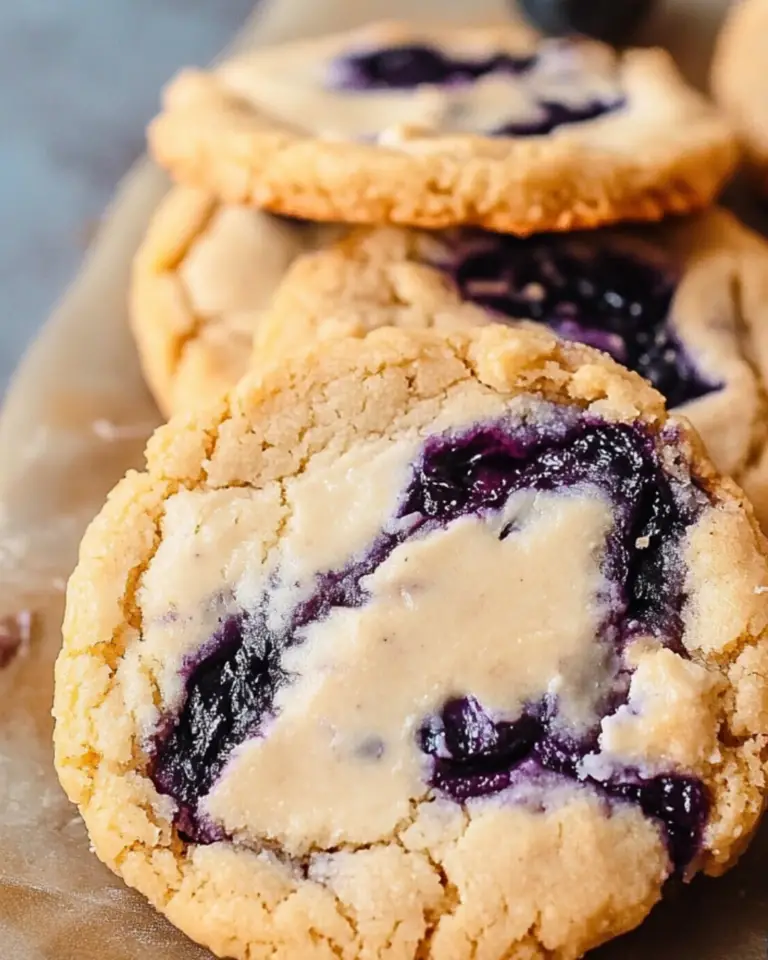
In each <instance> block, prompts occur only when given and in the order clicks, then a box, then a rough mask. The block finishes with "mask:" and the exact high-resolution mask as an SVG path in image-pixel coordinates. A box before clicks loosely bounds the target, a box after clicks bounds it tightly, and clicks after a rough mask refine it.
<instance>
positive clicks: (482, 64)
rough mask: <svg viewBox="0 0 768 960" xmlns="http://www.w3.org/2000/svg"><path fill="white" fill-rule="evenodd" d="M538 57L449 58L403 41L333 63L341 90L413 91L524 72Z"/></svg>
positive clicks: (424, 45)
mask: <svg viewBox="0 0 768 960" xmlns="http://www.w3.org/2000/svg"><path fill="white" fill-rule="evenodd" d="M535 63H536V57H535V56H518V57H515V56H512V55H511V54H509V53H497V54H493V55H491V56H488V57H485V58H483V59H479V60H469V59H460V58H457V57H449V56H448V55H447V54H445V53H443V52H442V51H441V50H439V49H438V48H437V47H432V46H429V45H428V44H402V45H400V46H396V47H384V48H383V49H379V50H370V51H366V52H365V53H355V54H351V55H348V56H346V57H341V58H339V59H338V60H336V61H335V62H334V65H333V71H332V73H333V86H334V87H336V88H337V89H340V90H411V89H413V88H414V87H418V86H420V85H421V84H427V83H431V84H453V83H462V82H465V83H469V82H472V81H473V80H479V79H480V77H484V76H487V75H488V74H489V73H499V72H502V71H503V72H506V73H511V74H521V73H525V72H526V71H528V70H530V69H532V68H533V66H534V65H535Z"/></svg>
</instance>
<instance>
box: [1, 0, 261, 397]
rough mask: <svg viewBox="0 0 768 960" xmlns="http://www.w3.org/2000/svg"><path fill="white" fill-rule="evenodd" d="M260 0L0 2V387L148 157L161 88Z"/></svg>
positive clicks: (222, 39)
mask: <svg viewBox="0 0 768 960" xmlns="http://www.w3.org/2000/svg"><path fill="white" fill-rule="evenodd" d="M253 5H254V3H253V0H106V2H105V0H15V2H11V0H6V2H4V3H2V4H0V124H1V128H2V136H0V172H1V173H2V176H0V215H1V216H2V226H3V229H2V233H0V307H1V309H2V316H1V317H0V394H2V393H3V392H4V391H5V388H6V386H7V383H8V379H9V377H10V375H11V373H12V371H13V369H14V367H15V366H16V363H17V362H18V360H19V357H20V356H21V354H22V353H23V351H24V348H25V347H26V345H27V344H28V343H29V342H30V340H31V339H32V338H33V337H34V335H35V333H36V332H37V331H38V329H39V328H40V326H41V325H42V323H43V322H44V321H45V318H46V316H47V314H48V312H49V311H50V309H51V307H52V306H53V305H54V303H55V302H56V300H57V298H58V297H59V295H60V294H61V293H62V291H63V290H64V288H65V287H66V285H67V283H68V281H69V280H70V278H71V277H72V276H73V275H74V273H75V271H76V269H77V266H78V264H79V262H80V260H81V259H82V257H83V254H84V252H85V249H86V247H87V244H88V240H89V238H90V237H91V236H92V234H93V231H94V229H95V227H96V225H97V224H98V220H99V217H100V215H101V214H102V212H103V210H104V208H105V206H106V205H107V203H108V202H109V199H110V197H111V195H112V193H113V191H114V189H115V186H116V184H117V183H118V181H119V180H120V178H121V177H122V175H123V174H124V173H125V172H126V171H127V169H128V168H129V166H130V165H131V163H132V162H133V161H134V160H135V159H136V157H137V156H139V154H140V153H141V152H142V150H143V142H144V126H145V124H146V122H147V120H149V119H150V117H151V116H152V115H153V113H154V111H155V109H156V105H157V99H158V92H159V90H160V88H161V86H162V85H163V83H164V82H165V81H166V80H167V79H169V77H170V76H171V75H172V74H173V73H174V71H175V70H176V69H177V68H178V67H180V66H182V65H184V64H187V63H196V64H204V63H206V62H207V61H208V60H209V59H210V58H211V57H213V56H214V55H215V54H216V53H217V52H218V51H219V50H220V49H221V47H222V46H224V44H226V42H227V41H228V40H229V38H230V37H231V36H232V34H233V33H234V31H235V30H236V29H237V27H238V26H239V24H240V23H242V21H243V20H244V19H245V17H246V16H247V14H248V13H249V12H250V10H251V9H252V7H253ZM104 322H105V323H108V322H109V317H105V318H104Z"/></svg>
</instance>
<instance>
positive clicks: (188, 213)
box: [130, 187, 318, 416]
mask: <svg viewBox="0 0 768 960" xmlns="http://www.w3.org/2000/svg"><path fill="white" fill-rule="evenodd" d="M316 242H318V231H317V230H316V229H315V228H314V227H313V226H312V225H305V224H300V223H296V222H289V221H286V220H283V219H280V218H278V217H273V216H270V215H269V214H263V213H258V212H257V211H254V210H251V209H246V208H240V207H236V206H222V205H221V204H219V203H218V201H217V200H216V199H215V198H214V197H212V196H211V195H210V194H207V193H205V192H203V191H200V190H195V189H192V188H187V187H176V188H174V189H172V190H171V192H170V194H169V195H168V197H167V198H166V199H165V200H164V201H163V202H162V204H161V205H160V207H159V209H158V211H157V213H156V215H155V217H154V219H153V221H152V223H151V225H150V227H149V230H148V232H147V236H146V238H145V240H144V243H143V244H142V246H141V248H140V250H139V252H138V253H137V255H136V259H135V262H134V267H133V279H132V287H131V310H130V318H131V327H132V330H133V334H134V337H135V340H136V345H137V347H138V350H139V354H140V357H141V363H142V367H143V370H144V374H145V376H146V378H147V383H148V384H149V387H150V389H151V390H152V393H153V394H154V397H155V399H156V400H157V403H158V406H159V407H160V409H161V411H162V412H163V413H164V414H165V415H166V416H170V415H171V414H173V413H174V412H176V411H177V410H186V409H189V408H191V407H194V406H198V405H199V404H201V403H205V402H206V401H208V400H210V399H212V398H215V397H217V396H218V395H219V394H220V393H222V392H223V391H224V390H226V389H227V388H228V387H230V386H231V385H232V384H233V383H235V382H236V381H237V380H238V379H239V378H240V376H242V374H243V373H244V372H245V371H246V369H247V368H248V360H249V356H250V353H251V344H252V339H253V332H254V330H255V328H256V326H257V324H258V322H259V318H260V317H261V313H262V311H263V310H264V308H265V307H266V306H267V304H268V303H269V298H270V296H271V294H272V292H273V290H274V289H275V287H276V286H277V284H278V283H279V282H280V280H281V279H282V277H283V274H284V273H285V271H286V269H287V268H288V266H289V265H290V263H291V262H292V261H293V260H294V259H295V257H296V256H298V255H299V253H301V252H302V251H304V250H306V249H308V248H310V247H311V246H312V245H313V243H316Z"/></svg>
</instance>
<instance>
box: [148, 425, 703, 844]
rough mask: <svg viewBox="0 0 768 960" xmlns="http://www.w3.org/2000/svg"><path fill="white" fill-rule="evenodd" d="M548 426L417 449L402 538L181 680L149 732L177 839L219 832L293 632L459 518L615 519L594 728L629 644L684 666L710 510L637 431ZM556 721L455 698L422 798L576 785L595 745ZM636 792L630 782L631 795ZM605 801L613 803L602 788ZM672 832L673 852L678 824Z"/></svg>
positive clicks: (230, 642) (227, 644)
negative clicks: (519, 508) (233, 764)
mask: <svg viewBox="0 0 768 960" xmlns="http://www.w3.org/2000/svg"><path fill="white" fill-rule="evenodd" d="M551 413H552V419H550V420H547V419H546V418H545V419H544V420H543V421H540V420H539V419H536V420H531V421H530V422H529V421H528V420H527V419H526V417H525V416H523V417H522V418H521V419H519V420H515V421H509V422H507V421H501V422H496V423H492V424H482V425H478V426H476V427H474V428H472V429H469V430H466V431H464V432H461V433H458V434H456V433H453V434H445V435H440V436H433V437H430V438H429V439H427V440H426V441H425V443H424V445H423V448H422V453H421V455H420V457H419V459H418V460H417V462H416V463H415V464H414V465H413V469H412V477H411V480H410V482H409V484H408V486H407V488H406V489H405V490H404V492H403V496H402V500H401V506H400V508H399V510H398V513H397V515H396V517H394V518H393V519H394V520H403V519H405V518H408V522H407V523H402V522H401V523H396V524H393V526H392V528H391V529H392V530H394V531H396V532H387V531H386V529H385V531H384V532H382V533H381V534H380V535H379V536H378V537H377V538H376V539H375V540H374V542H373V543H372V544H371V545H370V547H369V548H368V550H367V552H366V553H365V554H364V555H362V556H360V557H358V558H355V559H353V560H351V561H350V563H349V564H348V565H347V566H345V567H343V568H342V569H339V570H331V571H326V572H325V573H321V574H318V576H317V577H316V580H315V589H314V591H313V593H312V594H311V595H310V596H309V597H308V598H306V599H304V600H303V601H302V602H301V603H300V604H298V605H297V606H296V607H295V609H294V610H293V612H292V614H291V615H289V616H288V617H287V619H286V621H284V624H283V626H282V627H281V628H280V629H276V628H275V627H274V626H271V625H270V623H271V621H270V618H269V616H268V604H269V597H268V596H267V595H265V597H264V599H263V602H262V603H261V605H260V606H258V608H257V609H255V610H251V611H244V612H242V613H240V614H237V615H232V616H229V617H227V618H226V619H225V620H224V621H223V623H222V624H221V627H220V629H219V631H218V632H217V633H216V635H215V636H214V637H212V638H211V639H210V640H209V641H208V642H206V643H205V644H204V645H203V646H202V648H201V650H200V653H199V654H198V655H197V657H196V658H195V659H193V660H191V661H190V662H189V663H187V664H186V665H185V668H184V678H185V681H186V682H185V697H184V701H183V703H182V704H181V705H180V708H179V710H178V712H177V713H176V714H175V715H173V716H169V717H167V718H166V719H165V721H164V722H163V724H161V726H160V728H159V730H158V732H157V735H156V738H155V742H154V744H153V747H152V750H151V759H150V764H149V774H150V776H151V777H152V780H153V782H154V783H155V785H156V787H157V789H158V790H159V791H160V792H161V793H164V794H167V795H169V796H171V797H172V798H173V799H174V800H175V801H176V803H177V805H178V814H177V826H178V828H179V830H180V832H181V833H182V835H183V836H184V837H185V838H186V839H188V840H191V841H195V842H198V843H208V842H211V841H212V840H213V839H220V835H219V833H218V832H217V828H216V827H215V825H212V824H211V823H210V822H209V821H206V819H205V818H204V817H201V816H200V813H199V804H200V801H201V800H202V799H203V798H204V797H205V796H206V795H207V794H208V793H209V791H210V790H211V788H212V787H213V785H214V784H215V782H216V781H217V779H218V777H219V776H220V775H221V772H222V770H223V769H224V766H225V765H226V763H227V761H228V760H229V759H230V757H231V756H232V753H233V751H234V750H235V749H236V748H237V747H238V746H239V745H240V744H242V743H244V742H245V741H246V740H248V739H250V738H253V737H258V736H262V735H265V728H266V726H267V725H268V723H269V722H270V720H271V719H272V718H273V717H274V712H275V698H276V695H277V692H278V691H279V690H280V689H282V688H283V687H285V686H286V685H288V684H290V683H291V676H290V675H289V674H288V673H287V672H286V671H285V670H284V669H283V667H282V654H283V652H284V651H286V650H288V649H289V648H291V647H294V646H296V645H297V644H300V643H302V642H303V637H304V633H303V630H304V628H306V627H307V626H309V625H310V624H312V623H314V622H317V621H319V620H322V619H324V618H325V617H327V616H328V615H329V614H330V613H331V612H332V611H333V610H334V609H340V608H352V607H358V606H361V605H363V604H364V603H365V601H366V593H365V589H364V587H363V586H362V581H363V578H364V577H366V576H367V575H369V574H370V573H372V572H373V571H374V570H376V568H377V567H378V566H380V565H381V563H383V562H384V561H385V560H386V559H387V558H388V557H389V556H390V555H391V554H392V552H393V551H394V550H395V549H396V548H397V547H398V546H400V545H401V544H403V543H405V542H406V541H408V540H409V539H411V538H413V537H415V536H419V535H423V534H425V533H427V532H429V531H430V530H433V529H439V528H441V527H444V526H445V525H447V524H449V523H451V522H452V521H454V520H456V519H458V518H460V517H463V516H490V515H493V514H495V513H497V512H498V511H499V510H500V509H501V508H502V507H503V506H504V504H505V502H506V500H507V499H508V498H509V496H510V495H511V494H513V493H514V492H516V491H521V490H532V491H557V490H567V489H570V488H574V487H584V486H588V487H592V488H597V489H599V490H600V491H602V492H603V493H604V494H605V495H606V496H608V497H609V498H610V499H611V501H612V503H613V504H614V527H613V529H612V531H611V533H610V534H609V537H608V540H607V542H606V545H605V551H604V556H603V570H604V575H605V577H606V579H607V581H608V582H609V583H610V584H611V585H612V586H611V597H612V599H611V601H610V610H609V613H608V614H607V616H606V620H605V623H604V624H603V627H602V630H601V635H600V636H599V637H596V642H599V643H601V644H603V645H604V647H605V648H606V651H608V652H610V655H611V658H612V660H611V662H613V663H614V665H615V669H616V671H617V672H616V676H615V682H614V688H613V693H612V695H611V696H610V697H609V699H608V700H607V701H606V703H605V704H604V715H607V714H609V713H611V712H613V711H614V710H615V709H617V708H618V706H620V704H621V703H622V702H624V700H625V698H626V689H627V677H626V672H625V671H624V670H623V668H622V666H621V651H622V650H623V647H624V645H625V644H626V643H627V642H628V641H630V640H631V639H632V637H633V636H634V635H635V634H636V633H638V632H642V633H643V634H646V635H647V634H650V635H652V636H655V637H656V638H657V639H658V641H659V642H660V643H663V644H665V645H667V646H670V647H672V648H674V649H680V650H681V652H684V651H683V650H682V646H681V635H682V625H681V611H682V608H683V606H684V603H685V594H684V590H683V583H684V573H683V570H682V568H681V561H680V544H681V542H682V540H683V537H684V535H685V532H686V529H687V527H688V526H689V525H690V524H691V523H693V522H694V521H695V519H696V517H697V516H698V513H699V511H700V509H701V508H702V506H703V504H704V503H705V502H706V498H705V496H704V494H703V493H702V492H701V491H699V490H698V489H697V488H696V486H695V483H694V482H693V481H691V482H690V483H688V482H684V481H681V480H680V479H676V478H673V477H670V476H668V475H667V474H666V473H665V472H664V469H663V468H662V466H661V463H660V460H659V457H658V454H657V451H656V446H655V443H656V441H655V440H654V438H653V437H652V436H651V435H650V434H649V433H648V432H647V431H646V429H645V428H644V427H643V426H641V425H639V424H636V425H627V424H615V423H614V424H609V423H603V422H601V421H599V420H596V419H594V418H589V417H587V416H586V415H584V414H583V413H581V412H580V411H578V410H576V409H575V408H554V407H553V408H551ZM682 475H683V473H681V476H682ZM501 535H502V536H504V533H502V534H501ZM508 535H513V533H510V534H508ZM638 540H641V541H642V542H644V543H645V544H646V546H645V548H644V549H642V550H639V549H638V548H637V547H636V544H637V542H638ZM512 612H513V611H511V613H512ZM556 717H557V705H556V704H552V703H542V704H539V705H538V706H535V707H532V708H531V710H530V711H528V712H526V713H525V714H524V716H522V717H519V718H517V719H513V720H511V721H504V722H497V721H492V720H491V719H490V718H489V717H488V716H486V714H485V713H484V711H483V709H482V705H481V704H479V703H478V702H477V701H476V700H474V699H473V698H471V697H464V696H459V697H457V698H456V699H455V700H453V701H450V702H449V703H448V704H447V705H446V706H445V709H444V711H443V713H442V715H441V716H440V717H438V718H431V719H430V718H427V719H425V721H424V723H423V724H422V727H421V729H420V731H419V734H418V737H417V740H418V745H419V747H420V748H421V749H422V751H423V752H424V753H425V754H426V755H427V756H429V757H432V758H433V759H434V763H435V771H434V776H433V778H432V785H433V786H434V787H435V788H436V789H440V790H443V791H444V792H446V793H447V794H448V795H449V796H452V797H454V799H457V800H463V799H468V798H470V797H472V796H478V795H486V794H488V793H494V792H498V791H500V790H502V789H505V787H506V786H508V785H509V782H510V778H511V776H512V773H513V771H514V770H515V768H517V767H519V765H520V764H522V763H524V762H525V763H527V762H529V761H534V762H535V763H536V764H537V765H538V767H539V768H540V769H542V770H546V771H548V772H550V773H553V774H556V775H558V776H561V777H567V778H569V779H574V778H575V777H576V775H577V766H578V763H579V762H580V760H581V759H582V758H583V756H584V755H585V754H586V753H587V752H589V751H591V750H592V749H594V744H595V736H596V732H595V731H591V732H590V733H588V734H585V735H583V736H582V737H581V739H580V740H578V741H574V742H573V743H570V742H568V741H567V740H565V739H563V736H562V734H560V735H558V736H557V737H555V736H553V735H552V734H551V728H552V725H553V723H554V722H555V720H556ZM623 782H624V781H623V780H622V783H623ZM632 782H633V783H634V781H632ZM646 786H647V784H644V783H643V782H640V784H639V788H638V789H640V788H642V789H646ZM602 789H603V790H605V791H607V792H608V793H610V789H609V787H607V786H605V785H603V786H602ZM671 789H672V788H670V790H671ZM622 790H623V792H620V794H619V793H617V798H618V799H622V800H625V801H626V802H633V803H637V804H639V805H640V806H641V808H642V809H643V810H644V811H645V810H646V807H647V808H648V809H649V810H650V809H651V808H652V807H653V804H656V805H657V806H658V804H659V803H661V802H662V801H663V800H664V797H665V796H666V794H664V792H663V791H661V793H660V794H659V797H660V798H661V799H659V797H657V796H656V793H653V791H651V793H652V794H653V795H652V796H651V794H649V795H648V797H646V795H645V794H644V793H637V794H636V795H635V794H633V793H632V791H631V790H630V789H629V787H626V788H625V787H622ZM648 790H651V788H650V787H648ZM657 793H658V791H657ZM667 800H669V804H668V805H670V804H672V800H670V799H669V798H667ZM657 801H658V802H657ZM643 804H645V806H643ZM654 809H655V807H654ZM648 815H649V816H654V817H656V816H658V818H659V819H663V818H662V817H661V816H660V815H658V814H656V813H653V814H651V813H649V814H648ZM670 817H671V815H670ZM673 821H674V822H673ZM664 822H665V824H666V823H667V821H664ZM670 823H671V824H672V825H671V826H668V827H667V829H668V832H669V835H670V837H671V836H672V835H673V833H674V831H675V830H677V829H678V827H677V826H675V825H676V824H677V823H678V820H676V819H674V818H672V819H670ZM678 833H679V835H680V839H679V845H680V846H681V849H682V848H683V847H685V844H686V843H688V845H689V846H695V842H694V840H691V839H690V837H689V833H690V831H689V833H688V834H686V833H685V830H684V829H683V826H680V827H679V830H678ZM674 835H675V837H677V834H674ZM686 837H688V840H686ZM675 842H676V843H677V842H678V841H677V840H676V841H675ZM686 849H687V848H686ZM681 856H682V854H681Z"/></svg>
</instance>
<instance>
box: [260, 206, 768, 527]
mask: <svg viewBox="0 0 768 960" xmlns="http://www.w3.org/2000/svg"><path fill="white" fill-rule="evenodd" d="M526 318H534V320H535V321H538V322H539V323H544V324H546V325H547V326H549V327H550V328H552V329H554V331H555V332H557V333H558V334H560V335H561V336H565V337H569V338H571V339H575V340H580V341H583V342H586V343H589V344H591V345H592V346H595V347H598V348H599V349H601V350H605V351H606V352H607V353H610V354H612V355H613V357H614V358H615V359H616V360H619V361H620V362H622V363H624V364H626V365H628V366H629V367H631V368H632V369H634V370H636V371H637V372H638V373H640V374H642V375H643V376H644V377H647V378H648V379H650V381H651V383H652V384H653V385H654V386H655V387H656V388H657V389H659V390H660V391H661V392H662V393H663V394H664V395H665V396H666V399H667V403H668V404H669V406H670V407H673V408H675V409H676V410H677V411H679V412H681V413H683V414H684V415H685V416H687V417H688V418H689V419H690V420H691V421H692V423H693V424H694V426H695V427H696V429H697V430H698V431H699V433H700V434H701V435H702V438H703V439H704V441H705V444H706V446H707V448H708V450H709V453H710V455H711V456H712V458H713V459H714V461H715V463H716V464H717V466H718V468H719V469H720V470H722V471H723V472H724V473H728V474H731V475H733V476H735V477H736V479H737V480H738V482H739V483H741V484H742V485H743V486H744V488H745V489H746V490H747V492H748V494H749V496H750V498H751V499H752V500H753V502H754V504H755V507H756V509H757V511H758V514H759V516H760V519H761V521H762V522H764V523H765V524H766V525H768V452H767V451H766V439H767V437H766V431H767V425H768V405H766V399H765V390H764V375H765V374H766V372H768V246H766V244H765V242H764V241H763V240H762V238H760V237H758V236H757V235H756V234H754V233H752V232H751V231H749V230H747V229H746V228H745V227H743V226H742V225H741V224H740V223H739V222H738V221H737V220H736V219H735V218H734V217H732V216H731V215H730V214H729V213H726V212H725V211H724V210H711V211H708V212H706V213H704V214H701V215H699V216H698V217H696V218H691V219H687V220H674V221H669V222H667V223H665V224H663V225H661V226H654V227H651V228H648V227H646V228H634V229H632V228H613V229H610V230H602V231H592V232H589V233H584V234H575V235H569V236H567V237H563V236H560V235H548V236H537V237H530V238H526V239H520V238H517V237H512V236H501V235H498V234H490V233H481V232H479V231H466V230H465V231H445V232H442V233H428V232H424V231H416V230H407V229H402V228H396V227H389V228H379V229H376V230H363V229H361V230H358V231H355V232H354V233H353V234H351V235H350V236H349V237H348V238H346V239H344V240H342V241H341V242H340V243H338V244H337V245H335V246H333V247H330V248H328V249H326V250H324V251H320V252H319V253H316V254H311V255H309V256H306V257H303V258H301V259H299V260H297V262H296V263H295V264H294V265H293V267H292V268H291V270H289V271H288V273H287V275H286V277H285V280H284V282H283V283H282V284H281V286H280V288H279V289H278V291H277V292H276V294H275V297H274V299H273V301H272V305H271V307H270V310H269V311H268V315H267V316H266V317H265V318H264V321H263V323H262V324H261V326H260V328H259V331H258V334H257V335H256V338H255V340H254V364H255V365H256V366H265V365H267V364H269V363H274V362H277V361H279V360H280V359H281V358H282V357H284V356H285V355H286V354H287V353H289V352H291V351H294V350H296V349H299V348H301V347H302V345H304V344H306V343H308V342H311V341H313V340H317V339H320V340H328V339H330V338H333V337H337V336H355V337H360V336H364V335H366V334H367V333H368V332H369V331H370V330H371V329H374V328H376V327H379V326H386V325H393V326H398V327H406V328H419V327H437V328H439V329H443V330H445V329H454V328H455V327H456V326H457V325H460V326H461V325H466V324H467V323H469V324H473V325H474V324H483V323H488V322H489V321H491V320H495V321H498V320H502V321H507V322H515V323H521V322H522V323H524V322H526Z"/></svg>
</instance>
